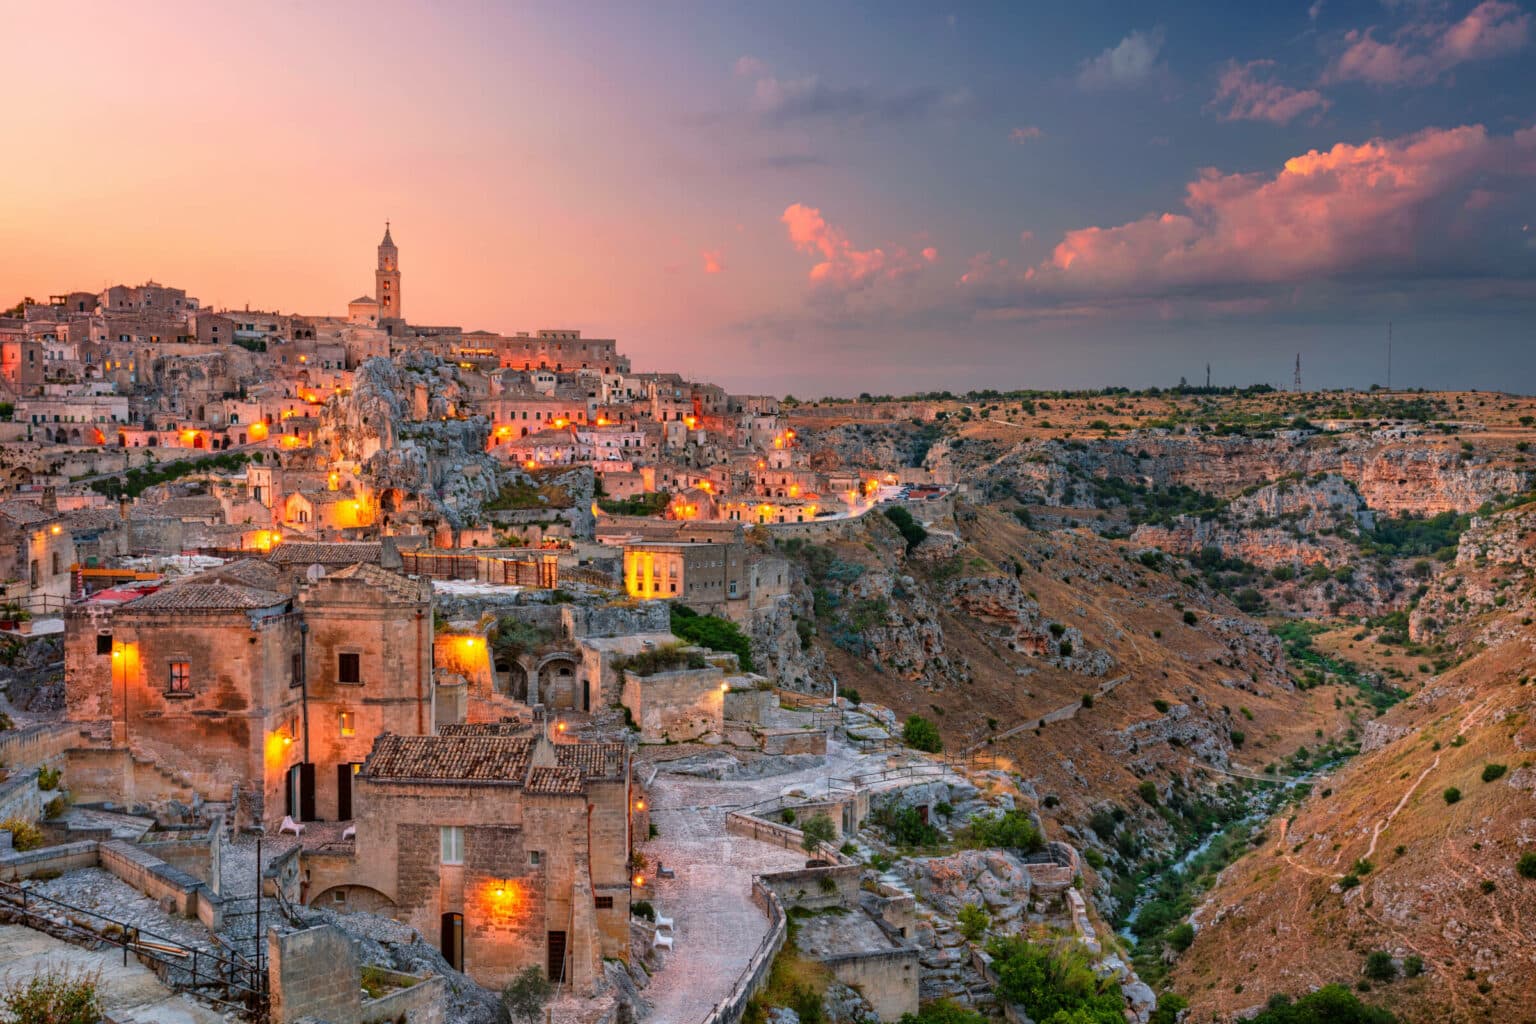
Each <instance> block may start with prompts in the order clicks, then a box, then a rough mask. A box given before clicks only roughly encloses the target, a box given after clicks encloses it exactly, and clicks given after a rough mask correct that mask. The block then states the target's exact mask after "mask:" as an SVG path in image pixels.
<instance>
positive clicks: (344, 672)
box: [336, 652, 363, 683]
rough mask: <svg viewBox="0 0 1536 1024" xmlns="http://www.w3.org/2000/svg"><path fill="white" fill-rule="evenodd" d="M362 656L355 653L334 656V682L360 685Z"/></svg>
mask: <svg viewBox="0 0 1536 1024" xmlns="http://www.w3.org/2000/svg"><path fill="white" fill-rule="evenodd" d="M362 662H363V656H362V655H361V654H358V653H356V652H348V653H345V654H338V655H337V656H336V681H337V682H338V683H361V682H362V681H363V664H362Z"/></svg>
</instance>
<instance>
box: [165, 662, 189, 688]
mask: <svg viewBox="0 0 1536 1024" xmlns="http://www.w3.org/2000/svg"><path fill="white" fill-rule="evenodd" d="M170 685H171V692H172V693H191V692H192V663H191V662H190V661H173V662H171V679H170Z"/></svg>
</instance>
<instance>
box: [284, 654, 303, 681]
mask: <svg viewBox="0 0 1536 1024" xmlns="http://www.w3.org/2000/svg"><path fill="white" fill-rule="evenodd" d="M303 684H304V663H303V662H302V661H300V660H299V655H298V653H297V652H295V653H294V654H292V655H290V656H289V658H288V688H289V689H290V690H291V689H294V688H296V687H299V686H302V685H303Z"/></svg>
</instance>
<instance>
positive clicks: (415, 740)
mask: <svg viewBox="0 0 1536 1024" xmlns="http://www.w3.org/2000/svg"><path fill="white" fill-rule="evenodd" d="M532 751H533V739H532V738H531V737H517V736H395V735H390V734H386V735H384V736H380V737H379V738H378V739H377V740H376V741H374V744H373V752H372V753H371V754H369V755H368V760H367V762H366V763H365V764H364V765H363V770H362V774H364V775H366V776H368V777H369V778H371V779H393V780H402V781H404V780H424V781H442V782H500V783H503V784H506V785H512V786H521V785H522V784H523V777H524V776H526V775H527V774H528V758H529V755H530V754H531V753H532Z"/></svg>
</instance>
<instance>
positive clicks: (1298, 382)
mask: <svg viewBox="0 0 1536 1024" xmlns="http://www.w3.org/2000/svg"><path fill="white" fill-rule="evenodd" d="M1293 383H1294V384H1295V386H1296V390H1297V391H1298V392H1299V391H1301V353H1300V352H1297V353H1296V379H1295V381H1294V382H1293Z"/></svg>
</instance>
